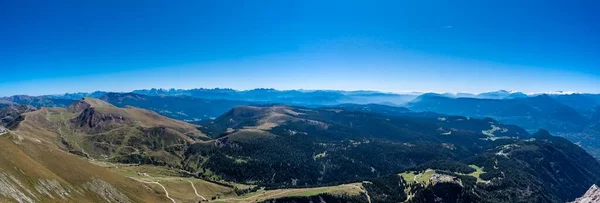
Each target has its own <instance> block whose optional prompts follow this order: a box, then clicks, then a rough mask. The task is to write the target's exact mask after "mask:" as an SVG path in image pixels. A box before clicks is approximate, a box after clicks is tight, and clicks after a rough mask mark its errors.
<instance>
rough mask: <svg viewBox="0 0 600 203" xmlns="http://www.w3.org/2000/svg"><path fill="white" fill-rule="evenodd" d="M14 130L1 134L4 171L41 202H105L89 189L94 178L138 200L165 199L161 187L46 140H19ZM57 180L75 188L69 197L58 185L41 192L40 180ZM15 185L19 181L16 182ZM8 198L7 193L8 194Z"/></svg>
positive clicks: (0, 149) (71, 189)
mask: <svg viewBox="0 0 600 203" xmlns="http://www.w3.org/2000/svg"><path fill="white" fill-rule="evenodd" d="M13 137H14V136H13V135H12V134H8V135H4V136H2V138H0V154H2V155H3V156H0V169H1V170H0V171H2V173H4V174H5V175H6V176H9V177H12V178H15V179H16V180H18V182H20V183H21V184H22V185H23V187H16V186H15V187H16V188H18V190H20V191H21V192H22V193H23V194H25V195H26V196H28V197H30V198H31V199H33V200H34V201H41V202H102V201H104V200H103V199H102V198H101V197H100V196H99V195H97V194H96V193H94V192H93V191H91V190H89V189H85V188H86V187H85V186H84V185H85V184H89V183H90V182H92V181H93V180H94V179H96V180H98V179H99V180H102V181H105V182H107V183H108V184H110V186H111V187H114V188H115V189H116V190H117V191H120V192H121V193H123V194H125V195H126V196H127V197H128V198H129V199H130V200H131V201H134V202H164V201H165V199H164V198H163V197H161V196H160V195H159V193H158V191H155V190H152V189H150V188H148V187H145V186H144V185H142V184H140V183H138V182H136V181H134V180H128V179H126V178H123V177H122V176H121V175H119V174H117V173H114V172H111V171H110V170H106V169H104V168H102V167H99V166H96V165H94V164H91V163H89V162H87V161H86V160H84V159H81V158H79V157H77V156H75V155H72V154H69V153H67V152H64V151H61V150H58V149H55V148H53V147H48V146H46V145H44V144H41V143H38V142H34V141H30V140H23V141H20V142H19V141H15V140H14V139H13ZM42 180H51V181H57V182H58V183H59V184H60V185H61V187H62V188H64V189H65V190H67V191H69V190H70V191H71V192H70V193H69V194H70V195H69V197H66V199H62V198H59V194H58V193H56V191H59V190H58V189H56V188H51V189H49V191H51V192H50V195H52V196H53V197H54V198H52V197H50V196H49V195H45V194H42V193H40V192H39V191H40V190H39V189H36V186H37V187H38V188H39V186H40V184H39V183H40V181H42ZM12 185H13V186H14V185H18V184H16V183H15V182H13V183H12ZM4 198H6V197H4Z"/></svg>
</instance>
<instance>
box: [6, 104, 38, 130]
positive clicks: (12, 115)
mask: <svg viewBox="0 0 600 203" xmlns="http://www.w3.org/2000/svg"><path fill="white" fill-rule="evenodd" d="M35 110H37V109H36V108H35V107H33V106H29V105H13V106H9V107H5V108H0V126H5V127H7V128H9V129H13V128H14V127H16V126H17V125H18V123H19V121H21V120H23V117H22V116H21V114H23V113H27V112H32V111H35Z"/></svg>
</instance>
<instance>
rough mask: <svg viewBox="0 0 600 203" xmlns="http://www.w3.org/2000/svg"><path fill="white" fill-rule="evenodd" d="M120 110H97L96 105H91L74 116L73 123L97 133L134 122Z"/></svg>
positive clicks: (86, 130) (75, 125) (87, 130)
mask: <svg viewBox="0 0 600 203" xmlns="http://www.w3.org/2000/svg"><path fill="white" fill-rule="evenodd" d="M118 111H119V110H118V109H113V110H112V111H102V110H97V109H96V108H95V107H89V108H87V109H84V110H83V111H82V112H81V113H80V114H79V115H78V116H77V117H75V118H73V119H72V120H71V125H73V126H74V127H76V128H79V129H82V130H84V131H85V132H90V133H97V132H102V131H105V130H109V129H114V128H117V127H122V126H124V125H129V124H132V123H133V121H132V120H131V119H129V118H127V117H125V116H124V115H123V114H121V113H119V112H118Z"/></svg>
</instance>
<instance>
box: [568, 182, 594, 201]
mask: <svg viewBox="0 0 600 203" xmlns="http://www.w3.org/2000/svg"><path fill="white" fill-rule="evenodd" d="M597 202H600V188H598V186H597V185H592V187H590V189H589V190H588V191H587V192H586V193H585V194H584V195H583V196H582V197H580V198H577V199H576V200H575V201H574V202H573V203H597Z"/></svg>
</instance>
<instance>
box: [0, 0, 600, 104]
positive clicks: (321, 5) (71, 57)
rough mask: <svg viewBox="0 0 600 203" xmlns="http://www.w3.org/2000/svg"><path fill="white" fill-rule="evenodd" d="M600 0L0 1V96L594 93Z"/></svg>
mask: <svg viewBox="0 0 600 203" xmlns="http://www.w3.org/2000/svg"><path fill="white" fill-rule="evenodd" d="M417 2H418V3H417ZM599 2H600V1H595V0H577V1H566V0H546V1H541V0H528V1H517V0H485V1H481V0H472V1H454V2H450V1H446V0H436V1H428V0H424V1H402V0H395V1H351V0H344V1H322V0H315V1H313V0H303V1H293V2H292V1H281V0H273V1H261V0H257V1H228V0H218V1H217V0H215V1H201V0H193V1H192V0H190V1H154V0H140V1H135V0H128V1H123V0H119V1H113V0H102V1H94V0H92V1H81V0H76V1H75V0H74V1H60V0H58V1H46V0H43V1H35V0H31V1H18V0H15V1H8V0H6V1H1V2H0V25H1V26H0V67H1V70H2V71H1V73H2V74H1V75H0V77H1V78H0V95H3V96H6V95H13V94H31V95H40V94H54V93H64V92H78V91H93V90H108V91H129V90H133V89H140V88H152V87H157V88H196V87H209V88H211V87H228V88H235V89H251V88H257V87H272V88H277V89H300V88H302V89H345V90H353V89H369V90H381V91H389V92H408V91H435V92H483V91H490V90H498V89H508V90H519V91H524V92H545V91H557V90H564V91H578V92H594V93H597V92H600V37H599V36H600V30H599V29H600V24H599V19H600V12H598V11H599V10H600V3H599Z"/></svg>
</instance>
